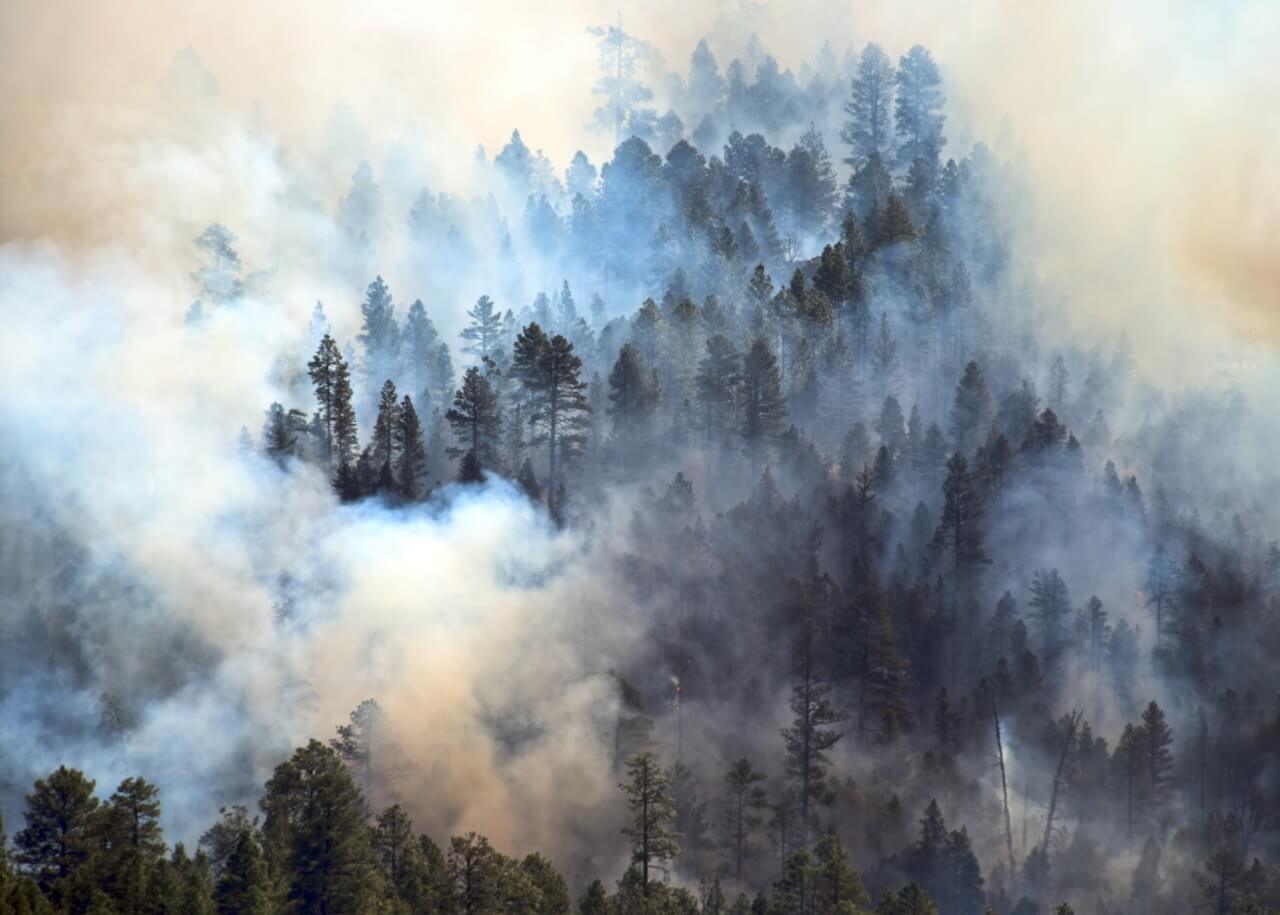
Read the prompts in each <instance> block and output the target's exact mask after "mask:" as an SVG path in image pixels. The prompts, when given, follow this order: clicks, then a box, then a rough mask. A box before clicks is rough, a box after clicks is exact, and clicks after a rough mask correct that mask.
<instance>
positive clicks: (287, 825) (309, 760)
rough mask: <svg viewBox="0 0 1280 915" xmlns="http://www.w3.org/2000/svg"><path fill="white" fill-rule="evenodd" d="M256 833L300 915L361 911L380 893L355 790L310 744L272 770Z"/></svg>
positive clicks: (321, 748)
mask: <svg viewBox="0 0 1280 915" xmlns="http://www.w3.org/2000/svg"><path fill="white" fill-rule="evenodd" d="M262 810H263V813H264V814H265V817H266V819H265V821H264V823H263V831H264V833H265V834H266V835H267V836H268V841H269V842H270V843H271V844H272V846H273V849H272V855H271V856H270V857H273V858H274V860H275V861H276V862H278V863H279V866H280V868H281V870H280V873H281V877H282V878H283V881H284V883H285V885H286V886H287V887H288V889H287V891H286V896H287V898H288V900H289V903H290V905H291V906H292V907H293V908H292V911H296V912H299V913H301V915H327V913H333V912H360V911H365V910H367V909H368V907H370V906H371V905H372V904H373V901H374V899H375V898H376V897H377V895H378V893H379V892H380V890H381V880H380V874H379V872H378V867H377V862H376V859H375V858H374V854H373V848H372V846H371V844H370V837H369V830H368V829H367V828H366V827H365V824H364V804H363V802H362V800H361V797H360V790H359V789H358V788H357V787H356V785H355V782H353V781H352V780H351V775H350V774H349V773H348V771H347V768H346V766H345V765H344V764H343V760H342V757H341V756H339V755H338V752H337V751H336V750H335V749H333V748H331V747H327V746H325V745H324V744H322V743H320V742H319V741H316V740H312V741H311V742H310V743H308V744H307V746H305V747H300V748H299V749H298V750H296V751H295V752H294V754H293V756H292V757H291V758H290V759H289V760H287V761H286V762H283V763H281V764H280V765H279V766H277V767H276V769H275V772H274V773H273V774H272V776H271V779H270V780H269V781H268V782H267V785H266V793H265V794H264V796H263V798H262Z"/></svg>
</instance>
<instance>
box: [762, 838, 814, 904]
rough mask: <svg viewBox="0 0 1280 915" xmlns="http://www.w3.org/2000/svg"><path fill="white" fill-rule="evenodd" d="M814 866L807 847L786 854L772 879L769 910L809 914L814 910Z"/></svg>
mask: <svg viewBox="0 0 1280 915" xmlns="http://www.w3.org/2000/svg"><path fill="white" fill-rule="evenodd" d="M815 870H816V869H815V867H814V865H813V858H812V857H811V856H810V854H809V852H808V850H807V849H804V848H800V849H797V850H796V851H794V852H792V853H791V854H789V855H787V856H786V858H785V859H783V862H782V873H781V875H779V877H778V879H777V880H776V881H774V884H773V893H772V897H771V898H770V900H769V911H770V912H771V913H777V915H811V913H812V912H813V910H814V891H815V885H814V884H815V883H816V880H815V876H816V875H815V873H814V872H815Z"/></svg>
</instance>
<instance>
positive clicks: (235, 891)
mask: <svg viewBox="0 0 1280 915" xmlns="http://www.w3.org/2000/svg"><path fill="white" fill-rule="evenodd" d="M214 905H215V907H216V909H217V913H218V915H271V913H272V912H273V911H274V908H273V906H272V904H271V885H270V881H269V880H268V877H267V866H266V862H265V859H264V858H263V856H262V849H261V847H259V845H258V842H257V840H255V839H254V837H253V833H252V832H250V831H249V830H248V829H242V830H241V831H240V834H239V835H238V836H237V837H236V843H235V846H234V848H233V849H232V851H231V854H230V855H229V856H228V857H227V860H226V863H225V865H224V866H223V867H222V869H221V873H220V875H219V876H218V881H217V884H216V886H215V887H214Z"/></svg>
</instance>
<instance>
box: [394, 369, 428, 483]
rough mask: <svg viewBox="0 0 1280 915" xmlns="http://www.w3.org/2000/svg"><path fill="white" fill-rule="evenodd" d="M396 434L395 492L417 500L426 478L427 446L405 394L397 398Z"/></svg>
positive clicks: (419, 424) (420, 425)
mask: <svg viewBox="0 0 1280 915" xmlns="http://www.w3.org/2000/svg"><path fill="white" fill-rule="evenodd" d="M397 419H398V422H397V423H396V434H395V453H396V467H395V481H396V493H397V494H398V495H399V496H400V498H401V499H403V500H405V501H406V502H416V501H418V500H419V499H421V498H422V497H423V495H425V488H426V478H427V446H426V444H425V443H424V442H423V438H422V423H421V422H419V420H418V411H417V410H415V409H414V408H413V400H412V398H410V397H409V395H408V394H406V395H404V400H402V401H401V402H400V409H399V411H398V412H397Z"/></svg>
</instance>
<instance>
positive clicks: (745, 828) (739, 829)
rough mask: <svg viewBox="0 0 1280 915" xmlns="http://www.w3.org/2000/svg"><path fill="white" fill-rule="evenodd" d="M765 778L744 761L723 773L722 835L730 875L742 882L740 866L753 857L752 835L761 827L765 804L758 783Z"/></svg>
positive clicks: (762, 792) (764, 798)
mask: <svg viewBox="0 0 1280 915" xmlns="http://www.w3.org/2000/svg"><path fill="white" fill-rule="evenodd" d="M764 780H765V776H764V775H763V774H762V773H760V772H757V771H755V769H753V768H752V766H751V763H750V761H748V760H747V759H745V758H743V759H739V760H737V761H736V762H735V763H734V764H733V765H732V766H731V767H730V768H729V771H728V772H726V773H725V777H724V781H725V787H726V790H727V795H726V798H725V831H726V833H727V834H728V843H727V844H728V845H729V847H730V851H731V853H732V855H733V875H734V877H735V878H736V879H738V880H741V879H742V865H743V862H744V861H746V860H747V859H748V858H749V857H751V856H753V854H754V852H755V849H754V847H753V846H752V844H751V837H752V833H753V832H754V831H755V830H756V829H758V828H759V826H760V822H761V820H760V811H761V810H763V809H764V808H765V807H766V806H767V804H768V800H767V798H766V796H765V792H764V788H762V787H760V784H759V783H760V782H762V781H764Z"/></svg>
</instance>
